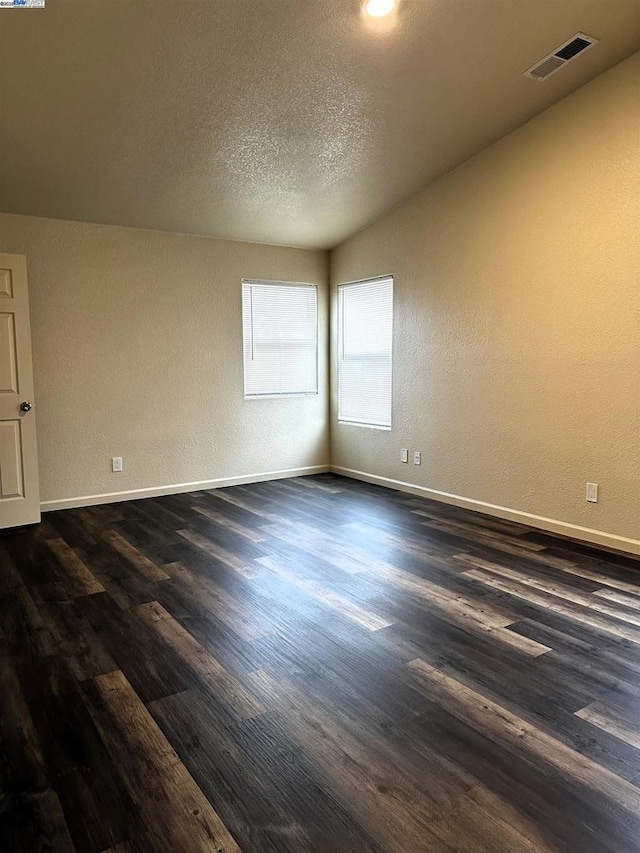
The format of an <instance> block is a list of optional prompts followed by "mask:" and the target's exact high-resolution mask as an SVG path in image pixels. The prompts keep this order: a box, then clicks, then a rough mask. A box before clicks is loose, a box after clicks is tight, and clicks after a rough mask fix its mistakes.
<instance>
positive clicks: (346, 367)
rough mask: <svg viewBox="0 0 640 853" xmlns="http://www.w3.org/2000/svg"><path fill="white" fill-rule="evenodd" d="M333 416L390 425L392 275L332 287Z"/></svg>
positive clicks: (358, 422) (357, 421)
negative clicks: (334, 344)
mask: <svg viewBox="0 0 640 853" xmlns="http://www.w3.org/2000/svg"><path fill="white" fill-rule="evenodd" d="M338 324H339V325H338V328H339V340H338V350H339V352H338V420H339V421H344V422H348V423H354V424H364V425H366V426H375V427H381V428H390V427H391V372H392V371H391V367H392V365H391V350H392V334H393V278H392V277H391V276H389V277H386V278H377V279H372V280H370V281H362V282H357V283H354V284H342V285H340V287H339V288H338Z"/></svg>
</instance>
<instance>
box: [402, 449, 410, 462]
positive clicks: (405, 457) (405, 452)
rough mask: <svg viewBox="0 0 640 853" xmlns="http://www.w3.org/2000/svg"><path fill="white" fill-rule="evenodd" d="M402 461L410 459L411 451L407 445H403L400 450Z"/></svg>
mask: <svg viewBox="0 0 640 853" xmlns="http://www.w3.org/2000/svg"><path fill="white" fill-rule="evenodd" d="M400 461H401V462H408V461H409V451H408V450H407V448H406V447H403V448H402V449H401V450H400Z"/></svg>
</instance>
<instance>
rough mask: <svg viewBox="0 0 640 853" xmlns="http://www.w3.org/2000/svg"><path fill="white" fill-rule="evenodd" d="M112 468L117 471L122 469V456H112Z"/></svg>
mask: <svg viewBox="0 0 640 853" xmlns="http://www.w3.org/2000/svg"><path fill="white" fill-rule="evenodd" d="M111 470H112V471H115V472H120V471H122V456H112V457H111Z"/></svg>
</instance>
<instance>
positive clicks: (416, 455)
mask: <svg viewBox="0 0 640 853" xmlns="http://www.w3.org/2000/svg"><path fill="white" fill-rule="evenodd" d="M413 464H414V465H422V454H421V453H420V451H419V450H414V451H413Z"/></svg>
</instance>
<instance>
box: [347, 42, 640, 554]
mask: <svg viewBox="0 0 640 853" xmlns="http://www.w3.org/2000/svg"><path fill="white" fill-rule="evenodd" d="M531 85H532V86H536V85H547V84H546V83H545V84H541V83H537V82H532V83H531ZM496 97H499V93H496ZM331 273H332V280H333V284H334V285H335V284H337V283H339V282H344V281H349V280H355V279H360V278H363V277H367V276H376V275H380V274H383V273H393V275H394V276H395V331H394V348H395V351H394V359H395V362H394V422H393V429H392V431H391V432H381V431H376V430H372V429H362V428H358V427H354V426H347V425H336V424H335V418H334V419H333V420H332V454H333V463H334V464H335V465H339V466H344V467H347V468H351V469H356V470H359V471H364V472H368V473H372V474H375V475H378V476H383V477H388V478H393V479H398V480H404V481H409V482H411V483H415V484H418V485H421V486H425V487H429V488H432V489H437V490H441V491H444V492H448V493H453V494H455V495H460V496H463V497H467V498H473V499H475V500H479V501H484V502H488V503H491V504H498V505H501V506H505V507H510V508H513V509H517V510H522V511H525V512H529V513H533V514H535V515H539V516H544V517H547V518H551V519H558V520H560V521H563V522H567V523H569V524H572V525H579V526H582V527H586V528H592V529H596V530H602V531H608V532H609V533H613V534H617V535H619V536H623V537H629V538H632V539H640V54H636V55H634V56H633V57H631V58H630V59H628V60H627V61H625V62H623V63H621V64H620V65H618V66H617V67H616V68H614V69H612V70H611V71H610V72H608V73H606V74H604V75H602V76H601V77H599V78H597V79H596V80H595V81H593V82H592V83H590V84H588V85H587V86H585V87H584V88H582V89H580V90H579V91H578V92H576V93H575V94H574V95H572V96H570V97H569V98H567V99H566V100H564V101H562V102H560V103H559V104H557V105H556V106H555V107H552V108H551V109H549V110H548V111H546V112H545V113H543V114H541V115H540V116H538V117H537V118H536V119H534V120H533V121H531V122H530V123H529V124H527V125H525V126H524V127H522V128H521V129H520V130H518V131H516V132H515V133H512V134H511V135H510V136H508V137H506V138H505V139H503V140H501V141H500V142H498V143H497V144H495V145H493V146H492V147H491V148H489V149H486V150H485V151H483V152H482V153H481V154H479V155H478V156H477V157H475V158H474V159H472V160H470V161H468V162H467V163H465V164H463V165H462V166H460V167H459V168H458V169H457V170H455V171H454V172H452V173H450V174H449V175H447V176H445V177H444V178H442V179H440V180H438V181H437V182H435V183H434V184H432V185H431V186H429V187H428V188H427V189H425V190H424V191H422V192H421V193H420V194H418V195H416V196H414V197H412V198H411V199H410V200H408V201H407V202H405V203H404V204H403V205H401V206H400V207H399V208H397V209H396V210H394V211H393V212H391V213H390V214H388V215H387V216H386V217H385V218H383V219H382V220H381V221H379V222H378V223H376V224H374V225H372V226H371V227H369V228H368V229H367V230H365V231H364V232H363V233H361V234H359V235H358V236H356V237H354V238H352V239H351V240H349V241H348V242H346V243H344V244H343V245H342V246H340V247H339V248H338V249H337V250H336V251H335V252H334V253H333V254H332V257H331ZM334 301H335V300H334ZM400 447H409V448H411V449H418V450H421V451H422V459H423V462H422V467H420V468H416V467H414V466H413V465H412V464H409V465H403V464H401V463H400V461H399V450H400ZM587 481H593V482H597V483H599V484H600V501H599V503H598V504H588V503H586V501H585V486H586V483H587Z"/></svg>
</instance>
